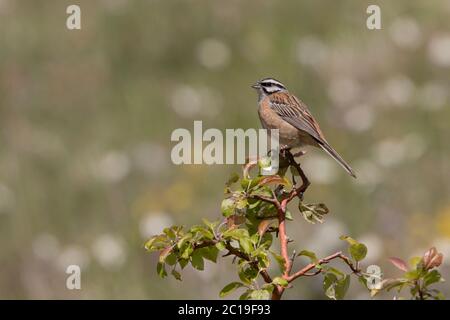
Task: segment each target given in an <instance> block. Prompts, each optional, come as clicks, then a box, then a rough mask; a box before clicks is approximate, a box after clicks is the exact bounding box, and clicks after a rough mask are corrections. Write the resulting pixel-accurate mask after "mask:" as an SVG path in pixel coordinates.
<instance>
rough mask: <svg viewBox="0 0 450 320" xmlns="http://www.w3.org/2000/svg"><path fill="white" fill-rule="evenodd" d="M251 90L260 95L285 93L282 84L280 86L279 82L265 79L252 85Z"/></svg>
mask: <svg viewBox="0 0 450 320" xmlns="http://www.w3.org/2000/svg"><path fill="white" fill-rule="evenodd" d="M252 88H253V89H256V90H258V92H259V94H260V95H263V96H265V95H270V94H272V93H276V92H280V91H287V89H286V87H285V86H284V84H282V83H281V82H280V81H278V80H275V79H274V78H265V79H262V80H260V81H258V82H257V83H255V84H254V85H252Z"/></svg>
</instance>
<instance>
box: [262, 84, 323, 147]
mask: <svg viewBox="0 0 450 320" xmlns="http://www.w3.org/2000/svg"><path fill="white" fill-rule="evenodd" d="M269 98H270V107H271V108H272V110H273V111H275V113H276V114H277V115H278V116H280V117H281V118H282V119H283V120H284V121H286V122H288V123H289V124H290V125H292V126H294V127H295V128H297V129H299V130H303V131H305V132H307V133H309V134H310V135H311V136H312V137H313V138H315V139H316V140H318V142H322V143H326V140H325V137H324V135H323V133H322V131H321V130H320V127H319V125H318V124H317V121H316V120H315V119H314V117H313V116H312V115H311V113H310V112H309V110H308V108H307V106H306V105H305V104H304V103H303V102H301V101H300V100H299V99H297V98H296V97H295V96H293V95H290V94H288V93H286V92H279V93H274V94H272V95H270V97H269Z"/></svg>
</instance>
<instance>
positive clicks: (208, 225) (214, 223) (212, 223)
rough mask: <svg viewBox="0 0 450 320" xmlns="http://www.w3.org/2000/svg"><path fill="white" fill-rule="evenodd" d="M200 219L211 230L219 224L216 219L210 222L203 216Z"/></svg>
mask: <svg viewBox="0 0 450 320" xmlns="http://www.w3.org/2000/svg"><path fill="white" fill-rule="evenodd" d="M202 221H203V223H204V224H205V225H206V226H207V227H208V228H209V229H210V230H211V231H214V230H215V228H216V227H217V225H218V224H219V222H217V221H214V222H210V221H208V220H207V219H205V218H203V219H202Z"/></svg>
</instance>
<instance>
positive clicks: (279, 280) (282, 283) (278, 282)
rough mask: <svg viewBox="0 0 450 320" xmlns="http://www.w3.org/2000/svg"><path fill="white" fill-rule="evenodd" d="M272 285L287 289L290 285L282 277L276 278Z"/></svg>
mask: <svg viewBox="0 0 450 320" xmlns="http://www.w3.org/2000/svg"><path fill="white" fill-rule="evenodd" d="M272 283H273V284H276V285H279V286H282V287H287V286H288V284H289V282H288V281H287V280H286V279H284V278H281V277H276V278H275V279H273V280H272Z"/></svg>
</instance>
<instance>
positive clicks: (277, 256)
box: [270, 251, 285, 273]
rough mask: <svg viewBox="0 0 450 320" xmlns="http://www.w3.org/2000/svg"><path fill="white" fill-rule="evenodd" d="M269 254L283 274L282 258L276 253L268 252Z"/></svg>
mask: <svg viewBox="0 0 450 320" xmlns="http://www.w3.org/2000/svg"><path fill="white" fill-rule="evenodd" d="M270 253H271V254H272V256H273V257H274V258H275V260H276V262H277V263H278V266H279V267H280V272H281V273H284V263H285V261H284V258H283V257H282V256H280V255H279V254H277V253H276V252H273V251H270Z"/></svg>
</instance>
